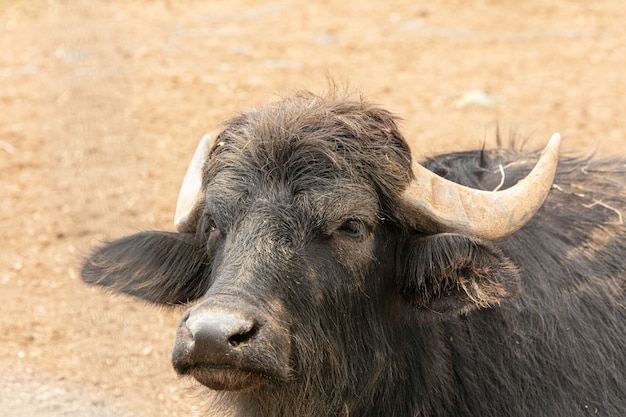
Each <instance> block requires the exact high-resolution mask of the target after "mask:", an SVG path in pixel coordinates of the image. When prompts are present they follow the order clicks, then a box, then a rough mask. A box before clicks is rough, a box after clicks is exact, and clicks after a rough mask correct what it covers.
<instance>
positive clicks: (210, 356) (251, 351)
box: [172, 302, 291, 390]
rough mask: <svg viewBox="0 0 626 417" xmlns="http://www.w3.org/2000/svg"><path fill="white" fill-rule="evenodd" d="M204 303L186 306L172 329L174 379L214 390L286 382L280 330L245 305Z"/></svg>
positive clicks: (285, 347)
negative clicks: (189, 380)
mask: <svg viewBox="0 0 626 417" xmlns="http://www.w3.org/2000/svg"><path fill="white" fill-rule="evenodd" d="M208 304H210V303H208V302H207V303H204V304H200V305H198V306H195V307H192V308H191V309H190V310H188V311H187V312H186V313H185V315H183V317H182V319H181V322H180V325H179V326H178V332H177V334H176V342H175V343H174V350H173V352H172V365H174V369H176V372H177V373H178V374H179V375H188V376H192V377H194V378H195V379H196V380H197V381H198V382H200V383H201V384H203V385H206V386H207V387H209V388H211V389H217V390H241V389H251V387H254V386H256V385H258V384H262V383H266V382H267V381H281V380H287V379H288V378H289V374H290V372H291V370H290V366H289V353H290V350H289V349H290V348H289V347H290V343H289V333H288V332H287V330H286V328H284V327H282V326H279V325H277V322H275V321H274V318H273V317H271V316H267V315H264V314H262V313H260V312H259V311H258V310H255V309H254V308H251V307H249V306H241V305H239V308H234V307H231V306H230V305H228V306H223V305H217V306H216V305H208ZM231 304H234V303H231Z"/></svg>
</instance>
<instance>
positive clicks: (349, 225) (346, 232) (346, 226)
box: [333, 219, 367, 238]
mask: <svg viewBox="0 0 626 417" xmlns="http://www.w3.org/2000/svg"><path fill="white" fill-rule="evenodd" d="M366 233H367V226H366V225H365V223H363V222H362V221H361V220H358V219H348V220H346V221H345V222H343V223H342V224H341V226H339V227H338V228H337V229H336V230H335V232H334V233H333V234H334V235H335V236H346V237H351V238H363V237H364V236H365V235H366Z"/></svg>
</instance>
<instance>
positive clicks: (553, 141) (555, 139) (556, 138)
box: [546, 132, 561, 152]
mask: <svg viewBox="0 0 626 417" xmlns="http://www.w3.org/2000/svg"><path fill="white" fill-rule="evenodd" d="M560 144H561V134H560V133H559V132H554V133H553V134H552V137H550V140H549V141H548V145H547V146H546V148H547V149H552V150H554V151H555V152H556V151H558V150H559V145H560Z"/></svg>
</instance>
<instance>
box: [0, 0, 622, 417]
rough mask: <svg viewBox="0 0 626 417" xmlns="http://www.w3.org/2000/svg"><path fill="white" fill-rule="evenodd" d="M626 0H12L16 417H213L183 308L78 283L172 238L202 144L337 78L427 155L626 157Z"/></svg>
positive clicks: (11, 410)
mask: <svg viewBox="0 0 626 417" xmlns="http://www.w3.org/2000/svg"><path fill="white" fill-rule="evenodd" d="M624 22H626V8H624V7H623V4H622V2H621V1H618V0H598V1H594V2H588V1H586V0H580V1H574V0H572V1H568V2H560V5H558V6H557V5H556V3H555V2H553V1H547V0H530V1H525V2H516V1H501V2H495V1H489V0H476V1H460V0H457V1H453V0H443V1H439V2H425V1H408V0H390V1H385V2H381V1H362V2H347V1H344V0H326V1H319V2H315V1H296V0H293V1H288V0H286V1H259V0H217V1H210V2H208V1H207V2H200V1H186V2H177V1H139V0H137V1H134V0H129V1H99V0H83V1H80V0H66V1H55V0H47V1H46V0H30V1H27V0H0V51H1V53H0V233H1V240H0V242H1V243H0V245H1V246H0V247H1V250H0V309H1V314H0V415H3V416H5V415H6V416H52V417H58V416H98V417H109V416H112V417H113V416H127V415H129V416H130V415H133V416H176V415H178V416H182V415H200V414H201V411H202V401H201V392H200V393H198V392H197V391H196V390H194V389H193V388H190V383H188V382H185V381H180V380H178V379H177V377H176V375H175V373H174V371H173V370H172V369H171V366H170V364H169V356H170V350H171V346H172V341H173V338H174V332H175V329H176V325H177V320H178V316H179V314H180V312H181V310H162V309H158V308H156V307H153V306H149V305H147V304H144V303H141V302H138V301H136V300H131V299H129V298H126V297H122V296H113V295H110V294H106V293H103V292H101V291H99V290H97V289H92V288H88V287H86V286H84V285H82V284H81V282H80V279H79V276H78V270H79V267H80V262H81V258H82V257H83V256H84V254H85V253H86V252H88V251H89V248H90V247H92V246H93V245H94V244H96V243H97V242H98V241H101V240H103V239H111V238H115V237H119V236H121V235H124V234H128V233H132V232H135V231H137V230H140V229H166V230H171V229H173V226H172V217H173V213H174V206H175V202H176V196H177V192H178V186H179V184H180V181H181V179H182V176H183V174H184V172H185V169H186V166H187V162H188V160H189V158H190V156H191V154H192V153H193V150H194V148H195V146H196V143H197V140H198V139H199V138H200V137H201V136H202V135H203V134H205V133H213V134H215V133H217V132H218V130H219V126H220V122H221V121H222V120H224V119H226V118H227V117H229V116H230V115H232V114H233V113H234V112H237V111H240V110H243V109H247V108H250V107H254V106H258V105H260V104H262V103H265V102H268V101H271V100H275V99H276V98H278V97H280V96H281V95H283V94H285V93H287V92H289V91H292V90H299V89H310V90H313V91H316V92H321V91H323V90H324V89H325V88H326V86H327V77H328V76H331V77H333V78H334V79H335V80H336V81H337V82H339V83H340V84H346V85H349V86H350V87H351V88H352V89H354V90H360V91H363V92H364V93H365V94H366V96H367V97H369V98H370V99H371V100H373V101H375V102H377V103H379V104H380V105H381V106H384V107H386V108H388V109H389V110H391V111H393V112H394V113H396V114H398V115H400V116H402V117H403V118H404V122H403V129H404V132H405V133H406V136H407V138H408V139H409V140H410V142H411V144H412V146H413V152H414V155H415V156H416V157H417V158H423V157H425V156H429V155H432V154H434V153H437V152H442V151H452V150H465V149H469V148H474V147H480V146H482V144H483V143H486V144H487V146H488V147H489V146H493V145H494V140H493V134H494V131H495V128H496V126H498V125H499V126H500V129H501V130H502V131H503V132H505V133H509V132H521V133H522V134H524V135H530V138H531V139H530V142H531V143H532V144H533V145H535V146H540V145H541V144H543V143H545V142H546V141H547V139H548V138H549V136H550V134H551V133H552V132H553V131H560V132H561V133H562V135H563V137H564V143H563V148H564V150H565V151H566V152H572V153H577V154H589V153H591V152H594V151H596V152H597V154H598V155H599V156H602V157H605V156H612V155H622V156H623V155H626V118H625V117H623V115H622V111H623V110H624V109H625V108H626V76H624V75H623V71H624V68H626V50H625V49H624V48H625V47H624V45H626V26H625V25H624Z"/></svg>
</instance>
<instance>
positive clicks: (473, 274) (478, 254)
mask: <svg viewBox="0 0 626 417" xmlns="http://www.w3.org/2000/svg"><path fill="white" fill-rule="evenodd" d="M400 291H401V294H402V297H403V298H404V299H405V300H406V301H408V302H409V303H410V304H411V305H413V306H415V307H417V308H421V309H425V310H428V311H432V312H435V313H439V314H441V315H442V317H448V316H451V315H456V314H465V313H467V312H469V311H471V310H474V309H478V308H486V307H489V306H492V305H494V304H498V303H500V302H501V301H502V300H505V299H507V298H511V297H515V296H517V295H518V294H519V293H520V291H521V278H520V273H519V269H518V268H517V267H516V266H515V265H514V264H513V263H512V262H511V260H509V259H508V258H507V257H506V256H505V255H504V254H503V253H502V252H501V251H500V250H499V249H498V248H496V247H495V246H493V245H491V244H489V243H485V242H482V241H479V240H475V239H472V238H469V237H467V236H463V235H457V234H450V233H444V234H438V235H432V236H426V237H423V236H422V237H412V238H410V241H409V244H408V245H407V250H406V252H405V258H404V268H403V271H402V276H401V279H400Z"/></svg>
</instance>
